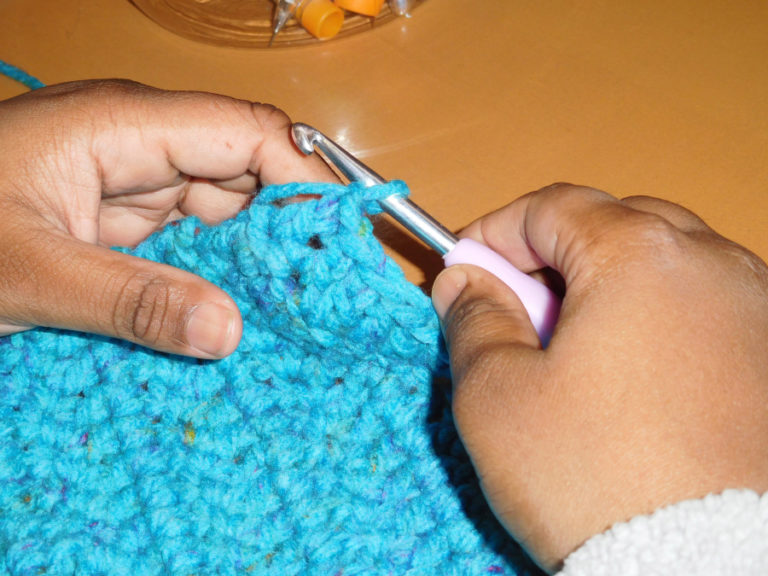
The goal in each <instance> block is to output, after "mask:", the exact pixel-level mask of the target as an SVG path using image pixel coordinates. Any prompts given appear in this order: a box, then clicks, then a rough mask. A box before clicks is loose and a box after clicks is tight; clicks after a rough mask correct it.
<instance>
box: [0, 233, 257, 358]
mask: <svg viewBox="0 0 768 576" xmlns="http://www.w3.org/2000/svg"><path fill="white" fill-rule="evenodd" d="M25 239H26V241H25V242H23V243H19V242H17V243H13V245H11V244H6V245H4V249H6V250H7V252H6V254H8V256H9V258H10V260H8V261H15V262H23V263H24V268H23V269H21V268H20V267H16V268H15V269H10V270H7V271H6V272H5V275H4V283H3V287H2V301H3V302H2V306H0V311H1V312H2V315H3V317H4V318H5V320H6V323H11V324H14V325H17V326H24V325H27V326H51V327H57V328H64V329H72V330H78V331H84V332H91V333H97V334H103V335H106V336H113V337H116V338H120V339H124V340H129V341H131V342H136V343H138V344H141V345H143V346H147V347H149V348H154V349H156V350H161V351H164V352H171V353H175V354H183V355H188V356H196V357H200V358H221V357H223V356H226V355H228V354H230V353H231V352H232V351H233V350H234V349H235V348H236V347H237V344H238V342H239V340H240V337H241V334H242V320H241V318H240V313H239V311H238V309H237V306H236V305H235V303H234V302H233V301H232V299H231V298H230V297H229V296H228V295H227V294H226V293H224V292H223V291H222V290H220V289H219V288H217V287H216V286H214V285H213V284H211V283H209V282H207V281H205V280H203V279H202V278H199V277H197V276H195V275H193V274H190V273H188V272H184V271H182V270H178V269H176V268H173V267H171V266H166V265H163V264H157V263H154V262H149V261H146V260H142V259H139V258H135V257H132V256H129V255H125V254H121V253H117V252H114V251H112V250H108V249H106V248H102V247H99V246H94V245H92V244H88V243H85V242H81V241H78V240H75V239H72V238H70V237H66V236H64V235H57V234H51V233H48V232H38V231H32V232H25ZM62 287H66V288H65V289H62Z"/></svg>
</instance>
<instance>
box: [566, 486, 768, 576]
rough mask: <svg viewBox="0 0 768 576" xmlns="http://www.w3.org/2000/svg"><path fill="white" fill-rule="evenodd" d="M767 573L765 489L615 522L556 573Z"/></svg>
mask: <svg viewBox="0 0 768 576" xmlns="http://www.w3.org/2000/svg"><path fill="white" fill-rule="evenodd" d="M654 574H659V575H664V576H670V575H675V576H676V575H686V576H688V575H690V576H694V575H701V576H704V575H706V576H732V575H738V576H752V575H754V576H758V575H760V576H765V575H768V493H766V494H763V496H762V497H761V496H758V495H757V494H756V493H755V492H753V491H751V490H727V491H725V492H723V493H722V494H716V495H715V494H711V495H709V496H706V497H705V498H703V499H701V500H686V501H684V502H680V503H678V504H673V505H672V506H668V507H666V508H661V509H659V510H657V511H656V512H654V513H653V514H651V515H648V516H638V517H636V518H633V519H632V520H630V521H629V522H625V523H621V524H616V525H615V526H613V527H612V528H611V529H610V530H608V531H606V532H603V533H602V534H598V535H597V536H593V537H592V538H590V539H589V540H587V541H586V542H585V543H584V544H583V545H582V546H581V547H580V548H578V549H576V550H575V551H573V552H572V553H571V554H570V555H569V556H568V558H566V559H565V563H564V565H563V569H562V571H561V572H559V573H558V576H608V575H611V576H613V575H621V576H647V575H654Z"/></svg>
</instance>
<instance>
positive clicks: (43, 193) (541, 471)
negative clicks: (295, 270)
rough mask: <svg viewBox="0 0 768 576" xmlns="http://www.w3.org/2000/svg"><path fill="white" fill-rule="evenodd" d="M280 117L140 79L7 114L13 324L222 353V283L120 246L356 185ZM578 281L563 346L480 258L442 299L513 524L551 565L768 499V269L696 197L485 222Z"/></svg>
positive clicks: (508, 213)
mask: <svg viewBox="0 0 768 576" xmlns="http://www.w3.org/2000/svg"><path fill="white" fill-rule="evenodd" d="M289 126H290V121H289V119H288V118H287V117H286V115H285V114H284V113H282V112H280V111H279V110H277V109H275V108H273V107H271V106H265V105H261V104H253V103H250V102H244V101H238V100H233V99H230V98H226V97H223V96H214V95H210V94H201V93H190V92H165V91H161V90H156V89H152V88H148V87H146V86H141V85H138V84H134V83H129V82H121V81H97V82H80V83H71V84H63V85H60V86H54V87H50V88H46V89H43V90H39V91H35V92H33V93H30V94H26V95H24V96H20V97H18V98H14V99H11V100H7V101H5V102H0V213H2V214H3V218H4V220H3V226H2V227H1V228H0V335H2V334H10V333H13V332H18V331H21V330H26V329H28V328H30V327H33V326H53V327H59V328H65V329H74V330H80V331H87V332H93V333H98V334H104V335H108V336H114V337H118V338H123V339H126V340H130V341H132V342H137V343H139V344H141V345H144V346H148V347H151V348H155V349H158V350H163V351H168V352H173V353H177V354H185V355H190V356H197V357H202V358H220V357H223V356H226V355H227V354H229V353H231V352H232V351H233V350H234V349H235V347H236V346H237V344H238V342H239V340H240V335H241V332H242V321H241V318H240V314H239V312H238V310H237V307H236V306H235V304H234V302H233V301H232V300H231V298H230V297H229V296H228V295H227V294H225V293H224V292H222V291H221V290H220V289H219V288H217V287H216V286H213V285H212V284H210V283H208V282H206V281H205V280H203V279H201V278H199V277H196V276H194V275H192V274H189V273H186V272H183V271H181V270H177V269H175V268H172V267H169V266H165V265H162V264H156V263H152V262H147V261H144V260H141V259H138V258H134V257H131V256H127V255H123V254H118V253H115V252H114V251H111V250H109V249H108V247H109V246H113V245H122V246H133V245H135V244H137V243H138V242H140V241H141V240H143V239H144V238H146V237H147V236H148V235H150V234H151V233H153V232H154V231H156V230H158V229H159V228H161V227H162V226H164V225H165V224H167V223H168V222H170V221H173V220H175V219H178V218H181V217H184V216H186V215H191V214H194V215H197V216H199V217H200V218H202V219H203V220H204V221H206V222H209V223H215V222H220V221H221V220H223V219H225V218H229V217H231V216H233V215H234V214H235V213H237V211H239V210H240V209H242V208H243V207H244V206H245V205H246V204H247V203H248V200H249V198H250V197H251V195H252V193H253V192H254V191H256V190H257V189H258V187H259V186H261V185H264V184H273V183H282V182H288V181H336V177H335V176H334V175H333V173H332V172H331V171H330V169H329V168H328V167H327V166H326V165H325V164H324V163H322V161H321V160H320V159H319V158H318V157H317V156H310V157H304V156H303V155H302V154H301V153H300V152H298V150H296V149H295V148H294V147H293V145H292V144H291V141H290V137H289ZM463 235H464V236H467V237H472V238H474V239H475V240H478V241H480V242H484V243H486V244H487V245H489V246H490V247H492V248H493V249H495V250H496V251H497V252H499V253H501V254H502V255H504V256H505V257H506V258H508V259H509V260H510V261H511V262H512V263H513V264H515V265H516V266H517V267H518V268H520V269H522V270H525V271H528V272H533V271H535V270H538V269H541V268H549V269H550V270H554V271H555V272H557V273H558V274H559V275H560V277H561V280H562V283H563V284H564V285H565V290H566V291H565V298H564V302H563V308H562V312H561V317H560V321H559V323H558V326H557V329H556V331H555V334H554V336H553V338H552V341H551V342H550V345H549V347H548V348H547V349H546V350H541V348H540V346H539V343H538V340H537V337H536V334H535V332H534V330H533V327H532V326H531V324H530V322H529V320H528V317H527V315H526V313H525V311H524V310H523V309H522V308H521V305H520V302H519V301H518V300H517V298H516V296H515V295H514V294H513V293H511V292H510V291H509V290H508V289H507V288H506V287H505V286H504V285H503V284H501V283H500V282H499V281H498V280H496V279H495V278H494V277H493V276H491V275H489V274H487V273H486V272H484V271H482V270H480V269H478V268H474V267H472V266H465V265H462V266H455V267H452V268H449V269H448V270H446V271H444V272H443V273H442V274H441V275H440V276H439V277H438V279H437V281H436V282H435V285H434V287H433V291H432V294H433V300H434V304H435V308H436V310H437V311H438V314H439V316H440V318H441V322H442V327H443V331H444V333H445V336H446V340H447V343H448V346H449V350H450V354H451V367H452V370H453V376H454V387H455V388H454V413H455V418H456V424H457V427H458V429H459V432H460V434H461V437H462V440H463V441H464V443H465V445H466V447H467V449H468V451H469V453H470V455H471V457H472V460H473V463H474V465H475V468H476V470H477V472H478V475H479V477H480V479H481V483H482V486H483V489H484V491H485V494H486V496H487V498H488V500H489V502H490V504H491V507H492V508H493V510H494V512H495V513H496V515H497V516H498V517H499V518H500V520H501V521H502V523H503V524H504V525H505V526H506V527H507V529H508V530H509V531H510V533H511V534H512V535H513V536H514V537H516V538H517V539H518V540H519V541H520V542H522V543H523V545H524V546H525V547H526V548H527V549H528V551H529V552H530V553H531V555H532V557H533V558H534V559H536V560H537V561H538V562H539V564H540V565H541V566H543V567H545V568H546V569H547V570H549V571H554V570H556V569H557V568H558V567H559V566H560V565H561V563H562V561H563V559H564V558H565V557H566V556H567V555H568V554H569V553H570V552H571V551H573V550H574V549H575V548H576V547H578V546H579V545H580V544H582V543H583V542H584V541H585V540H586V539H588V538H589V537H590V536H592V535H594V534H596V533H599V532H602V531H603V530H605V529H606V528H608V527H609V526H611V525H612V524H614V523H616V522H621V521H624V520H627V519H629V518H631V517H633V516H635V515H638V514H643V513H648V512H651V511H653V510H655V509H657V508H659V507H661V506H664V505H665V504H670V503H673V502H678V501H680V500H683V499H686V498H697V497H701V496H703V495H705V494H707V493H711V492H719V491H722V490H723V489H725V488H752V489H754V490H756V491H758V492H765V491H766V490H767V489H768V458H766V457H765V456H766V448H765V447H766V446H768V298H767V296H768V269H766V266H765V264H764V263H763V262H761V261H760V260H759V259H758V258H757V257H756V256H754V255H753V254H751V253H750V252H748V251H747V250H745V249H744V248H742V247H740V246H737V245H735V244H733V243H732V242H729V241H728V240H726V239H724V238H722V237H721V236H719V235H717V234H716V233H715V232H713V231H712V230H711V229H710V228H708V227H707V226H706V225H705V224H704V223H703V222H702V221H701V220H700V219H699V218H698V217H696V216H695V215H693V214H691V213H690V212H688V211H686V210H684V209H683V208H681V207H679V206H676V205H673V204H669V203H667V202H663V201H661V200H657V199H652V198H628V199H625V200H622V201H619V200H617V199H615V198H613V197H612V196H609V195H607V194H605V193H602V192H599V191H596V190H592V189H588V188H581V187H575V186H569V185H557V186H553V187H550V188H546V189H544V190H540V191H538V192H535V193H532V194H529V195H527V196H524V197H522V198H520V199H519V200H517V201H515V202H513V203H512V204H510V205H509V206H507V207H505V208H502V209H501V210H499V211H497V212H494V213H492V214H489V215H487V216H485V217H483V218H481V219H480V220H478V221H477V222H475V223H473V224H472V225H470V226H469V227H468V228H467V229H466V230H465V231H464V233H463Z"/></svg>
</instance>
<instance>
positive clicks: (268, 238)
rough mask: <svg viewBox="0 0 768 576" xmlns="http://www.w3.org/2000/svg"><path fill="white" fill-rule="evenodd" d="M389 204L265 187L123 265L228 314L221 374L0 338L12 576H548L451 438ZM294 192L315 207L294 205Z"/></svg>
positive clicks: (140, 354)
mask: <svg viewBox="0 0 768 576" xmlns="http://www.w3.org/2000/svg"><path fill="white" fill-rule="evenodd" d="M394 191H400V192H407V190H405V189H404V185H403V184H401V183H391V184H388V185H385V186H381V187H374V188H368V189H366V188H364V187H361V186H358V185H350V186H348V187H342V186H338V185H321V184H291V185H285V186H273V187H268V188H265V189H264V190H263V191H262V192H261V193H260V194H259V195H258V196H257V197H256V198H255V199H254V201H253V203H252V205H251V207H250V208H249V209H248V210H246V211H243V212H241V213H240V214H239V215H238V216H237V217H236V218H234V219H232V220H229V221H227V222H225V223H223V224H221V225H219V226H215V227H208V226H206V225H204V224H203V223H201V222H200V221H199V220H197V219H196V218H187V219H185V220H182V221H180V222H178V223H174V224H173V225H170V226H168V227H166V228H165V229H164V230H163V231H161V232H159V233H157V234H155V235H153V236H152V237H150V238H149V239H148V240H146V241H145V242H144V243H143V244H141V245H140V246H139V247H138V248H136V249H135V250H132V251H128V252H130V253H132V254H135V255H136V256H140V257H142V258H148V259H152V260H156V261H160V262H165V263H167V264H170V265H173V266H177V267H180V268H183V269H186V270H190V271H192V272H194V273H196V274H199V275H201V276H203V277H205V278H207V279H208V280H210V281H212V282H214V283H216V284H218V285H219V286H221V287H222V288H223V289H224V290H226V291H227V292H228V293H229V294H230V295H231V296H232V297H233V298H234V299H235V301H236V302H237V304H238V306H239V307H240V310H241V312H242V315H243V320H244V333H243V338H242V342H241V344H240V346H239V348H238V349H237V351H236V352H235V353H234V354H232V355H231V356H230V357H228V358H226V359H223V360H219V361H201V360H194V359H189V358H183V357H179V356H173V355H168V354H163V353H159V352H153V351H151V350H147V349H144V348H141V347H139V346H136V345H133V344H130V343H125V342H120V341H117V340H113V339H109V338H103V337H98V336H91V335H84V334H79V333H71V332H64V331H59V330H52V329H37V330H33V331H29V332H24V333H20V334H16V335H13V336H9V337H6V338H2V339H0V572H1V573H5V574H12V575H14V576H16V575H33V574H46V575H49V576H50V575H59V574H68V575H71V574H83V575H85V574H87V575H97V574H132V575H136V576H141V575H160V574H183V575H188V574H201V575H202V574H279V575H291V574H301V575H315V574H318V575H329V576H333V575H345V576H346V575H354V574H366V575H369V574H398V575H400V574H424V575H436V574H440V575H450V574H462V575H464V574H478V575H481V574H482V575H485V574H526V573H534V572H536V569H535V568H534V567H533V565H532V563H530V561H528V560H527V559H526V558H525V556H524V555H523V553H522V552H521V551H520V549H519V548H518V547H517V546H516V545H515V544H514V543H513V542H512V541H511V540H510V539H509V538H508V536H507V535H506V534H505V533H504V531H503V529H502V528H501V527H500V526H499V525H498V524H497V523H496V522H495V520H494V519H493V517H492V515H491V513H490V512H489V510H488V508H487V506H486V505H485V503H484V501H483V497H482V494H481V492H480V490H479V488H478V485H477V481H476V479H475V476H474V473H473V471H472V467H471V464H470V462H469V460H468V458H467V456H466V454H465V452H464V451H463V448H462V446H461V444H460V442H459V440H458V437H457V434H456V432H455V429H454V427H453V423H452V420H451V414H450V403H449V399H448V393H449V388H450V386H449V385H448V386H446V385H445V384H446V382H447V381H448V380H447V378H448V376H447V370H446V369H445V368H446V364H445V357H444V353H443V352H441V347H440V331H439V326H438V322H437V319H436V317H435V314H434V312H433V310H432V307H431V304H430V302H429V299H428V298H427V297H426V296H425V295H424V294H423V293H422V292H421V291H420V290H419V288H418V287H416V286H414V285H412V284H410V283H408V282H407V281H406V279H405V278H404V276H403V274H402V271H401V270H400V269H399V268H398V267H397V265H396V264H395V263H394V262H393V261H392V260H391V259H389V258H388V257H387V256H386V254H385V252H384V250H383V249H382V247H381V245H380V244H379V243H378V241H377V240H376V238H375V237H374V236H373V233H372V224H371V222H370V220H369V219H368V218H366V216H365V214H364V212H365V211H366V210H367V211H368V212H370V213H373V212H375V211H376V209H377V203H376V202H375V200H376V199H378V198H381V197H383V195H388V194H390V193H393V192H394ZM297 194H313V195H318V194H320V195H321V197H319V198H317V197H313V198H312V199H310V200H307V201H302V202H298V203H286V202H283V201H282V200H283V199H285V198H288V197H292V196H295V195H297Z"/></svg>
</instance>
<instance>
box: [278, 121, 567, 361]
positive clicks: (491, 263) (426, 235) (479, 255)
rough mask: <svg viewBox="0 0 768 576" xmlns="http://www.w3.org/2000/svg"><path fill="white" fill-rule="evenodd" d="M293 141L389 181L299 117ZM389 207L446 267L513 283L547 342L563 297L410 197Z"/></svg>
mask: <svg viewBox="0 0 768 576" xmlns="http://www.w3.org/2000/svg"><path fill="white" fill-rule="evenodd" d="M291 134H292V136H293V141H294V143H295V144H296V146H297V147H298V148H299V150H301V152H303V153H304V154H307V155H310V154H312V153H313V152H314V150H315V148H317V149H318V150H319V151H320V152H321V153H322V154H323V156H325V158H326V159H327V160H328V161H329V162H330V163H331V164H333V165H334V166H335V167H336V168H337V169H338V170H339V171H340V172H341V173H342V174H343V175H344V176H345V177H346V178H347V179H348V180H349V181H350V182H353V181H355V182H361V183H362V184H363V185H365V186H375V185H377V184H385V183H386V182H387V181H386V180H385V179H384V178H382V177H381V176H379V175H378V174H377V173H376V172H374V171H373V170H372V169H371V168H369V167H368V166H366V165H365V164H363V163H362V162H360V160H358V159H357V158H355V157H354V156H353V155H352V154H351V153H350V152H348V151H347V150H345V149H344V148H342V147H341V146H340V145H339V144H337V143H336V142H334V141H333V140H331V139H330V138H328V137H327V136H326V135H325V134H323V133H322V132H320V131H319V130H317V129H315V128H313V127H312V126H309V125H307V124H303V123H300V122H297V123H295V124H294V125H293V129H292V130H291ZM379 204H380V205H381V208H382V210H383V211H384V212H386V213H387V214H389V215H390V216H392V218H394V219H395V220H396V221H397V222H399V223H400V224H402V225H403V226H404V227H405V228H406V230H409V231H410V232H411V233H413V234H414V235H415V236H416V237H417V238H419V239H420V240H422V241H423V242H424V243H425V244H426V245H427V246H429V247H430V248H432V249H434V250H435V251H437V252H438V253H439V254H440V255H441V256H442V257H443V260H444V262H445V264H446V266H452V265H454V264H473V265H475V266H479V267H480V268H483V269H484V270H486V271H488V272H490V273H491V274H493V275H494V276H496V277H497V278H499V279H500V280H501V281H502V282H504V283H505V284H506V285H507V286H509V287H510V288H511V289H512V291H513V292H515V294H517V297H518V298H519V299H520V301H521V302H522V304H523V306H524V307H525V310H526V311H527V312H528V316H529V317H530V319H531V322H532V323H533V326H534V328H535V329H536V333H537V334H538V335H539V339H540V340H541V345H542V346H543V347H546V346H547V344H548V343H549V339H550V338H551V336H552V332H553V330H554V328H555V323H556V322H557V317H558V314H559V312H560V299H559V298H558V297H557V296H556V295H555V294H554V292H552V291H551V290H550V289H549V288H547V287H546V286H544V284H542V283H541V282H538V281H537V280H535V279H533V278H532V277H531V276H529V275H528V274H525V273H524V272H521V271H520V270H518V269H517V268H515V267H514V266H513V265H512V264H511V263H510V262H509V261H508V260H507V259H506V258H504V257H503V256H501V255H499V254H498V253H497V252H494V251H493V250H491V249H490V248H488V246H486V245H484V244H481V243H479V242H476V241H474V240H471V239H469V238H462V239H459V238H458V237H457V236H456V235H455V234H454V233H453V232H451V231H450V230H448V229H447V228H445V227H444V226H443V225H442V224H440V223H439V222H438V221H437V220H435V219H434V218H432V216H430V215H429V214H428V213H427V212H425V211H424V210H422V209H421V208H420V207H419V206H417V205H416V204H415V203H414V202H413V201H411V200H410V199H409V198H407V197H405V196H402V195H400V194H392V195H390V196H387V197H386V198H383V199H382V200H379Z"/></svg>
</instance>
